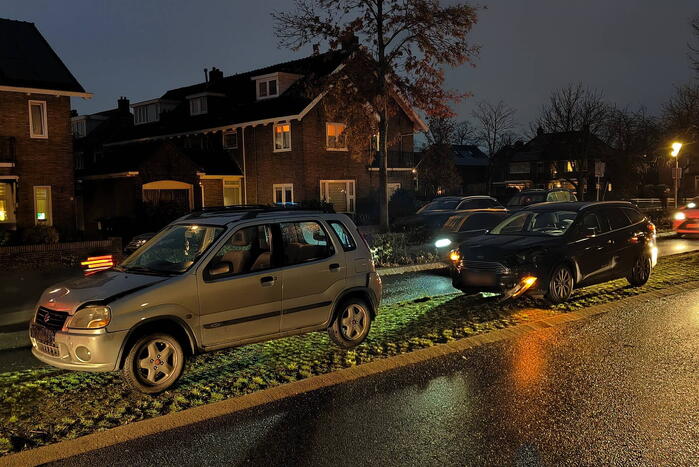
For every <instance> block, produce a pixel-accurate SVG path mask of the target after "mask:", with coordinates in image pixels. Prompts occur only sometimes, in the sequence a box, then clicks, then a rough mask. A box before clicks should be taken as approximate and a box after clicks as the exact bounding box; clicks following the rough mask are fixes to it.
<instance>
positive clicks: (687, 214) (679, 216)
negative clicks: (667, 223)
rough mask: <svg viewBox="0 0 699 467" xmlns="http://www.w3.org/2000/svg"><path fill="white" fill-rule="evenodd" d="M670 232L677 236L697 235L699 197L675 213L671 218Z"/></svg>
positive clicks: (698, 230) (698, 226) (698, 232)
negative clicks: (672, 231)
mask: <svg viewBox="0 0 699 467" xmlns="http://www.w3.org/2000/svg"><path fill="white" fill-rule="evenodd" d="M672 230H674V231H675V232H676V233H677V235H679V236H682V235H691V234H699V196H697V197H696V198H694V199H692V200H691V201H690V202H689V203H687V204H686V205H685V206H682V207H681V208H680V209H679V211H677V212H676V213H675V215H674V216H673V218H672Z"/></svg>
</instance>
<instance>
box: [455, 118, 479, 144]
mask: <svg viewBox="0 0 699 467" xmlns="http://www.w3.org/2000/svg"><path fill="white" fill-rule="evenodd" d="M477 142H478V135H477V132H476V128H475V127H474V126H473V124H472V123H471V122H469V121H468V120H463V121H461V122H459V123H457V124H456V125H455V126H454V144H476V143H477Z"/></svg>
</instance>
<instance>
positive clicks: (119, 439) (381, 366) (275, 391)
mask: <svg viewBox="0 0 699 467" xmlns="http://www.w3.org/2000/svg"><path fill="white" fill-rule="evenodd" d="M697 287H699V281H693V282H688V283H685V284H681V285H676V286H673V287H668V288H666V289H662V290H655V291H652V292H647V293H645V294H640V295H635V296H633V297H627V298H624V299H621V300H617V301H615V302H610V303H605V304H602V305H595V306H592V307H589V308H584V309H582V310H577V311H571V312H568V313H562V314H559V315H555V316H551V317H548V318H543V319H541V320H537V321H532V322H529V323H522V324H518V325H515V326H511V327H508V328H503V329H498V330H495V331H490V332H487V333H484V334H479V335H476V336H472V337H466V338H464V339H459V340H456V341H452V342H448V343H446V344H438V345H435V346H433V347H429V348H426V349H420V350H416V351H413V352H408V353H405V354H401V355H396V356H393V357H387V358H382V359H378V360H375V361H373V362H369V363H365V364H362V365H358V366H355V367H351V368H345V369H342V370H338V371H334V372H331V373H326V374H324V375H318V376H312V377H310V378H307V379H304V380H300V381H295V382H292V383H287V384H283V385H280V386H275V387H273V388H269V389H264V390H262V391H257V392H253V393H251V394H246V395H244V396H239V397H233V398H231V399H226V400H224V401H220V402H214V403H211V404H206V405H202V406H199V407H193V408H191V409H187V410H183V411H182V412H177V413H172V414H167V415H161V416H159V417H155V418H150V419H147V420H141V421H139V422H135V423H131V424H127V425H121V426H118V427H116V428H112V429H109V430H106V431H101V432H97V433H92V434H89V435H86V436H83V437H80V438H76V439H72V440H67V441H62V442H59V443H55V444H51V445H47V446H41V447H39V448H36V449H32V450H27V451H22V452H19V453H16V454H12V455H9V456H7V457H4V458H0V464H2V465H13V466H14V465H17V466H26V465H39V464H44V463H49V462H55V461H58V460H61V459H66V458H68V457H72V456H76V455H79V454H84V453H87V452H90V451H94V450H97V449H100V448H104V447H108V446H113V445H116V444H120V443H124V442H127V441H131V440H134V439H137V438H141V437H144V436H149V435H152V434H156V433H159V432H162V431H166V430H171V429H174V428H180V427H184V426H187V425H191V424H194V423H200V422H203V421H206V420H210V419H213V418H218V417H222V416H227V415H231V414H234V413H237V412H242V411H244V410H248V409H251V408H254V407H260V406H264V405H267V404H270V403H272V402H277V401H280V400H282V399H286V398H288V397H292V396H298V395H300V394H304V393H307V392H311V391H316V390H319V389H322V388H327V387H331V386H336V385H340V384H345V383H348V382H351V381H354V380H357V379H361V378H365V377H368V376H372V375H376V374H379V373H383V372H386V371H391V370H396V369H399V368H404V367H408V366H411V365H415V364H418V363H421V362H424V361H427V360H430V359H433V358H437V357H441V356H446V355H450V354H455V353H459V352H463V351H465V350H467V349H470V348H472V347H476V346H480V345H484V344H489V343H493V342H499V341H503V340H506V339H511V338H515V337H521V336H524V335H526V334H529V333H532V332H536V331H538V330H541V329H546V328H551V327H558V326H563V325H565V324H566V323H569V322H573V321H580V320H583V319H586V318H589V317H591V316H594V315H598V314H602V313H606V312H608V311H611V310H614V309H616V308H617V307H618V305H619V304H620V303H622V304H627V305H628V304H634V303H641V302H645V301H647V300H648V299H649V298H662V297H667V296H670V295H676V294H678V293H682V292H688V291H693V290H696V289H697Z"/></svg>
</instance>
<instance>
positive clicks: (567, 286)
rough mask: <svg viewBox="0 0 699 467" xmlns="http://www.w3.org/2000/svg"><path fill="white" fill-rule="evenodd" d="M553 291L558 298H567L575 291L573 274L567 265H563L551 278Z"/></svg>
mask: <svg viewBox="0 0 699 467" xmlns="http://www.w3.org/2000/svg"><path fill="white" fill-rule="evenodd" d="M551 291H552V292H553V295H555V297H556V298H558V299H560V300H565V299H566V298H568V297H569V296H570V294H571V293H572V292H573V276H572V275H571V274H570V271H569V270H568V268H566V267H561V268H559V269H558V271H556V274H555V275H554V276H553V278H552V279H551Z"/></svg>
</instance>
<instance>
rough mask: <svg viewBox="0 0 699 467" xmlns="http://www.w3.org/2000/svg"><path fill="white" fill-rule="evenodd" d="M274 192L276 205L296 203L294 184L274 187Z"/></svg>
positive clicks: (282, 184)
mask: <svg viewBox="0 0 699 467" xmlns="http://www.w3.org/2000/svg"><path fill="white" fill-rule="evenodd" d="M272 189H273V191H274V203H275V204H287V203H293V202H294V184H293V183H279V184H275V185H273V187H272Z"/></svg>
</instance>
